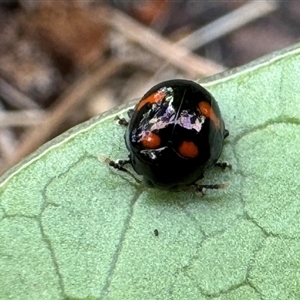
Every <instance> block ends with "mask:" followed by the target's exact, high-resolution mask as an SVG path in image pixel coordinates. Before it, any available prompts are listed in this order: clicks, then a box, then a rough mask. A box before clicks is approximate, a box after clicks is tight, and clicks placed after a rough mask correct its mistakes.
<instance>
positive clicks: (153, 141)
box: [140, 132, 161, 149]
mask: <svg viewBox="0 0 300 300" xmlns="http://www.w3.org/2000/svg"><path fill="white" fill-rule="evenodd" d="M140 142H141V143H142V145H143V146H144V148H145V149H156V148H158V147H159V145H160V142H161V141H160V137H159V136H158V135H157V134H155V133H153V132H147V133H146V134H144V135H143V136H142V138H141V140H140Z"/></svg>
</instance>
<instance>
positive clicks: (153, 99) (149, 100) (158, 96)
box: [136, 91, 166, 110]
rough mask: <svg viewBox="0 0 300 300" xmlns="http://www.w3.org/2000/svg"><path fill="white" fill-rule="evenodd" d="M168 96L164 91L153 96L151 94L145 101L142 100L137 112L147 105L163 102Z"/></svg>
mask: <svg viewBox="0 0 300 300" xmlns="http://www.w3.org/2000/svg"><path fill="white" fill-rule="evenodd" d="M165 96H166V94H165V93H164V92H162V91H157V92H155V93H153V94H151V95H150V96H148V97H147V98H145V99H142V100H141V101H140V102H139V103H138V105H137V108H136V110H140V109H141V108H142V107H143V106H144V105H146V104H147V103H152V104H153V103H157V102H159V101H161V100H162V99H163V98H164V97H165Z"/></svg>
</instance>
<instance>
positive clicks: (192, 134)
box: [109, 79, 229, 191]
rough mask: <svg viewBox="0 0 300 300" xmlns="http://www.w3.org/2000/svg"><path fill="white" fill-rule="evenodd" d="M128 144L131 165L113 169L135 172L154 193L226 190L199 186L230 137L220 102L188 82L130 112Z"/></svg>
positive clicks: (151, 94) (151, 95)
mask: <svg viewBox="0 0 300 300" xmlns="http://www.w3.org/2000/svg"><path fill="white" fill-rule="evenodd" d="M120 123H122V124H123V125H127V129H126V133H125V142H126V146H127V149H128V151H129V153H130V154H129V159H128V160H124V161H118V162H113V161H109V164H110V165H111V166H113V167H115V168H117V169H120V170H123V171H126V169H125V168H124V165H125V164H127V163H131V165H132V167H133V169H134V170H135V171H136V172H137V173H138V174H140V175H142V176H143V178H144V181H145V182H146V184H147V185H148V186H150V187H155V188H160V189H178V188H180V187H182V186H188V185H195V186H196V187H197V189H198V190H200V191H202V189H203V188H214V189H217V188H222V187H224V185H222V184H214V185H197V184H196V183H195V182H196V181H197V180H199V179H201V178H203V175H204V174H203V173H204V171H205V170H206V169H207V168H209V167H211V166H213V165H219V166H221V167H222V168H226V167H227V166H229V165H228V164H227V163H217V161H218V159H219V157H220V154H221V151H222V148H223V143H224V139H225V138H226V137H227V136H228V134H229V133H228V131H227V130H226V129H225V125H224V121H223V119H222V116H221V112H220V109H219V106H218V104H217V102H216V100H215V99H214V98H213V96H212V95H211V94H210V93H209V92H208V91H207V90H206V89H204V88H203V87H202V86H200V85H199V84H197V83H195V82H193V81H189V80H183V79H175V80H169V81H164V82H161V83H159V84H157V85H155V86H154V87H152V88H151V89H150V90H149V91H148V92H147V93H146V94H145V95H144V96H143V97H142V99H141V100H140V101H139V102H138V103H137V105H136V106H135V108H134V110H133V111H131V112H130V121H129V123H127V122H126V121H124V119H121V120H120Z"/></svg>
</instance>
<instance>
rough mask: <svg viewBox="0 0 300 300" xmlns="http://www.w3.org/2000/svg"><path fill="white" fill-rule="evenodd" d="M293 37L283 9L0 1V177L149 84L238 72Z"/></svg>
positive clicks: (294, 23)
mask: <svg viewBox="0 0 300 300" xmlns="http://www.w3.org/2000/svg"><path fill="white" fill-rule="evenodd" d="M299 27H300V1H292V0H291V1H270V0H269V1H264V0H256V1H241V0H240V1H223V0H214V1H201V0H199V1H195V0H145V1H137V0H135V1H131V0H126V1H117V0H102V1H97V0H94V1H92V0H81V1H76V0H74V1H72V0H59V1H58V0H52V1H43V0H2V1H1V2H0V174H1V173H3V172H4V171H5V170H7V169H8V168H10V167H11V166H13V165H14V164H16V163H17V162H18V161H20V160H21V159H22V158H23V157H25V156H26V155H28V154H29V153H31V152H32V151H34V150H35V149H37V148H38V147H39V146H40V145H42V144H43V143H45V142H46V141H48V140H49V139H52V138H53V137H55V136H57V135H58V134H60V133H62V132H64V131H65V130H67V129H68V128H70V127H72V126H74V125H76V124H78V123H80V122H83V121H85V120H87V119H89V118H91V117H93V116H95V115H98V114H100V113H102V112H104V111H106V110H108V109H110V108H112V107H114V106H117V105H120V104H122V103H124V102H126V101H130V100H132V99H134V98H138V97H141V96H142V95H143V94H144V93H145V92H146V91H147V90H148V89H149V88H150V87H151V86H152V85H154V84H155V83H157V82H159V81H163V80H167V79H171V78H186V79H192V80H196V79H199V78H201V77H206V76H210V75H213V74H217V73H220V72H222V71H224V70H226V69H230V68H233V67H236V66H240V65H243V64H245V63H247V62H249V61H251V60H253V59H255V58H258V57H260V56H262V55H265V54H267V53H270V52H272V51H275V50H279V49H282V48H284V47H287V46H289V45H292V44H294V43H296V42H297V41H299V37H300V31H299Z"/></svg>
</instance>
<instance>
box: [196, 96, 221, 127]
mask: <svg viewBox="0 0 300 300" xmlns="http://www.w3.org/2000/svg"><path fill="white" fill-rule="evenodd" d="M198 107H199V109H200V111H201V113H202V114H203V115H204V116H205V117H207V118H209V119H211V120H212V121H213V123H214V124H215V126H216V129H217V130H219V129H220V119H219V118H218V117H217V116H216V114H215V112H214V110H213V109H212V108H211V106H210V104H209V103H207V102H205V101H201V102H200V103H199V105H198Z"/></svg>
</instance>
